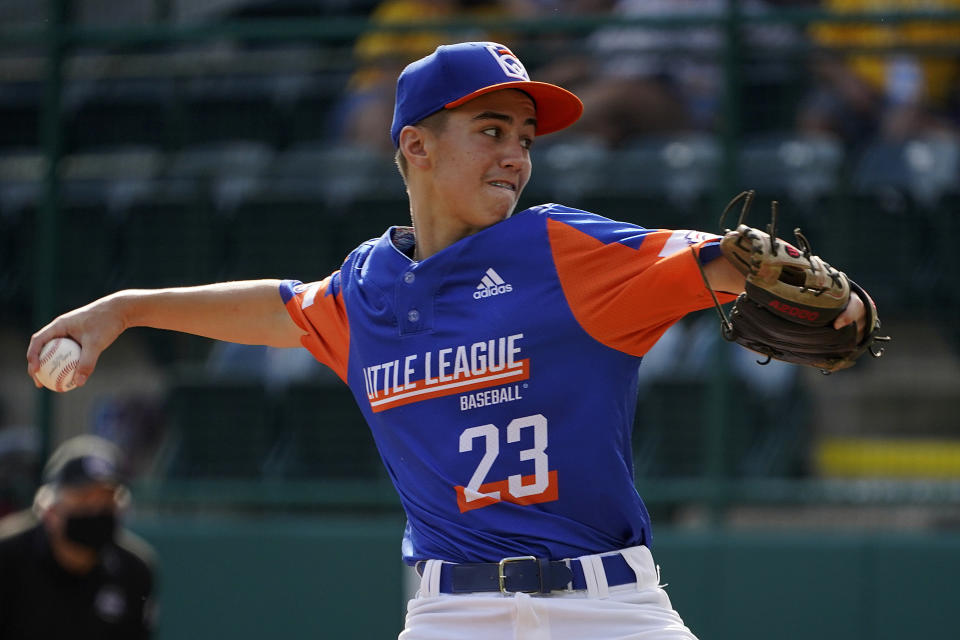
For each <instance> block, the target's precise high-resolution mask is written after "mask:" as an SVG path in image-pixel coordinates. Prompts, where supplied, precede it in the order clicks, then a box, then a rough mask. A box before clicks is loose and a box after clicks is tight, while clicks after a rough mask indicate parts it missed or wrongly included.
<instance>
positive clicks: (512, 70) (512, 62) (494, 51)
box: [487, 43, 530, 81]
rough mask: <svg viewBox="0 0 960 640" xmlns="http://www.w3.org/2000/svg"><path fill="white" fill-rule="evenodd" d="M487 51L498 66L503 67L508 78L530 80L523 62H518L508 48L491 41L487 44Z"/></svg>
mask: <svg viewBox="0 0 960 640" xmlns="http://www.w3.org/2000/svg"><path fill="white" fill-rule="evenodd" d="M487 51H488V52H489V53H490V55H492V56H493V59H494V60H496V61H497V64H499V65H500V68H501V69H503V73H504V75H506V76H507V77H509V78H516V79H517V80H527V81H529V80H530V76H529V75H527V70H526V69H524V67H523V63H522V62H520V59H519V58H518V57H517V56H515V55H513V52H512V51H510V49H507V48H506V47H505V46H503V45H502V44H493V43H491V44H488V45H487Z"/></svg>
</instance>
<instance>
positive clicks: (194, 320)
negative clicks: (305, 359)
mask: <svg viewBox="0 0 960 640" xmlns="http://www.w3.org/2000/svg"><path fill="white" fill-rule="evenodd" d="M279 285H280V281H279V280H249V281H240V282H222V283H218V284H209V285H202V286H197V287H180V288H170V289H128V290H125V291H118V292H117V293H113V294H110V295H108V296H106V297H103V298H100V299H99V300H95V301H94V302H91V303H90V304H88V305H86V306H84V307H80V308H79V309H75V310H73V311H70V312H68V313H65V314H63V315H62V316H60V317H58V318H56V319H55V320H53V322H51V323H50V324H48V325H47V326H45V327H44V328H42V329H41V330H40V331H38V332H36V333H35V334H33V337H32V338H31V339H30V346H29V347H28V348H27V373H28V374H29V375H30V377H31V378H34V380H36V378H35V374H36V372H37V369H39V367H40V359H39V354H40V349H41V348H42V347H43V345H45V344H46V343H47V342H49V341H50V340H52V339H53V338H57V337H62V336H69V337H71V338H73V339H74V340H76V341H77V342H79V343H80V345H81V346H82V347H83V351H82V353H81V356H80V364H79V366H78V367H77V373H76V377H75V378H74V379H75V380H76V382H77V385H78V386H80V385H82V384H83V383H84V382H86V380H87V378H88V377H89V376H90V374H91V373H93V370H94V368H95V367H96V364H97V360H98V359H99V357H100V354H101V353H103V351H104V350H105V349H106V348H107V347H109V346H110V345H111V344H113V341H114V340H116V339H117V337H119V336H120V334H121V333H123V332H124V331H125V330H127V329H129V328H131V327H152V328H155V329H167V330H170V331H179V332H183V333H191V334H194V335H198V336H204V337H206V338H213V339H215V340H223V341H226V342H238V343H241V344H263V345H268V346H272V347H299V346H301V342H300V338H301V337H302V336H303V334H304V332H303V331H302V330H301V329H300V328H299V327H298V326H297V325H296V324H295V323H294V321H293V320H292V319H291V318H290V315H289V314H288V313H287V310H286V308H285V307H284V304H283V300H282V299H281V297H280V294H279ZM37 384H38V383H37ZM38 386H39V384H38Z"/></svg>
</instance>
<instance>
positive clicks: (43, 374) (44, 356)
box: [37, 338, 80, 391]
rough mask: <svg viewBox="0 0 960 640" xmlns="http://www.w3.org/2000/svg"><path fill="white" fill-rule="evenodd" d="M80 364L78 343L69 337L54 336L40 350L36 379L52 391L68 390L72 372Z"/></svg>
mask: <svg viewBox="0 0 960 640" xmlns="http://www.w3.org/2000/svg"><path fill="white" fill-rule="evenodd" d="M79 364H80V345H79V344H77V342H76V341H75V340H71V339H70V338H54V339H53V340H51V341H50V342H48V343H47V344H45V345H43V349H41V350H40V369H38V370H37V380H39V381H40V384H42V385H43V386H45V387H46V388H47V389H51V390H53V391H70V389H73V388H74V387H75V386H77V385H75V384H74V382H73V374H74V372H75V371H76V370H77V366H78V365H79Z"/></svg>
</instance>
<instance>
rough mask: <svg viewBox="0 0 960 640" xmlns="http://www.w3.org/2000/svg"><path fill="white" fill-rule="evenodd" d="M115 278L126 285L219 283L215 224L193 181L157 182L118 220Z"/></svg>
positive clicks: (220, 246) (219, 236)
mask: <svg viewBox="0 0 960 640" xmlns="http://www.w3.org/2000/svg"><path fill="white" fill-rule="evenodd" d="M120 222H121V248H122V251H121V254H120V258H119V264H120V268H121V273H120V277H121V280H122V282H123V283H124V285H125V286H128V287H166V286H186V285H191V284H203V283H207V282H210V281H212V280H218V279H220V275H221V267H222V263H223V255H224V242H223V231H222V228H221V225H220V222H221V221H220V220H219V219H218V218H217V217H216V216H215V215H214V214H213V212H212V210H211V206H210V203H209V202H208V201H207V200H206V199H205V198H204V192H203V190H202V188H201V185H199V184H197V183H195V182H193V181H173V180H168V181H162V182H157V183H155V184H154V185H153V191H152V192H151V193H149V194H148V195H147V196H145V197H143V198H141V199H139V200H138V201H136V202H134V203H132V204H130V206H129V207H127V209H126V210H125V212H124V216H123V218H122V219H121V221H120Z"/></svg>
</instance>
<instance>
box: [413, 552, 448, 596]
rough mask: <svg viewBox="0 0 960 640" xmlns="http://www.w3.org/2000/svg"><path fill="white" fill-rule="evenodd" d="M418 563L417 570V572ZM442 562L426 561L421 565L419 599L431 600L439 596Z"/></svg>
mask: <svg viewBox="0 0 960 640" xmlns="http://www.w3.org/2000/svg"><path fill="white" fill-rule="evenodd" d="M419 568H420V567H419V563H418V567H417V569H418V570H419ZM442 568H443V561H442V560H427V561H426V563H424V565H423V574H422V576H423V577H422V578H421V579H420V597H422V598H431V597H434V596H437V595H440V570H441V569H442Z"/></svg>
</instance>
